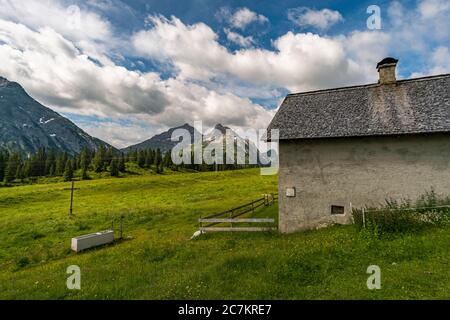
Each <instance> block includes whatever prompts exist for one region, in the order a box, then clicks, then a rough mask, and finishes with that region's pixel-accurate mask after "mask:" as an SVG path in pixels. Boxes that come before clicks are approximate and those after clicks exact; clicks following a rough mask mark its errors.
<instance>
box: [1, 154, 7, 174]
mask: <svg viewBox="0 0 450 320" xmlns="http://www.w3.org/2000/svg"><path fill="white" fill-rule="evenodd" d="M5 169H6V154H5V153H3V152H2V151H0V181H3V179H4V178H5Z"/></svg>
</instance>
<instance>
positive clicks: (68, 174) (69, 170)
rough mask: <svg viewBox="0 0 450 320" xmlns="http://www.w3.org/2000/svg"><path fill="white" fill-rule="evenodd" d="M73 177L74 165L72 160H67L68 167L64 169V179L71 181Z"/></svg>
mask: <svg viewBox="0 0 450 320" xmlns="http://www.w3.org/2000/svg"><path fill="white" fill-rule="evenodd" d="M72 179H73V165H72V161H71V160H67V162H66V168H65V170H64V181H71V180H72Z"/></svg>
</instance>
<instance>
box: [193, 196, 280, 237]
mask: <svg viewBox="0 0 450 320" xmlns="http://www.w3.org/2000/svg"><path fill="white" fill-rule="evenodd" d="M277 200H278V194H266V195H264V197H263V198H260V199H258V200H255V201H252V202H250V203H247V204H244V205H242V206H239V207H236V208H233V209H230V210H227V211H223V212H219V213H216V214H213V215H210V216H207V217H200V219H199V220H198V221H199V223H200V231H201V232H225V231H231V232H239V231H243V232H258V231H274V230H276V228H275V227H273V226H270V227H267V226H264V227H236V226H235V225H236V224H239V223H249V224H268V223H269V224H272V225H273V224H274V223H275V219H270V218H261V219H258V218H242V219H237V218H238V217H240V216H242V215H244V214H247V213H255V211H256V210H257V209H259V208H260V207H263V206H266V207H267V206H271V205H273V204H274V203H275V202H276V201H277ZM224 223H225V224H228V225H229V226H228V227H225V226H223V227H217V225H219V224H224Z"/></svg>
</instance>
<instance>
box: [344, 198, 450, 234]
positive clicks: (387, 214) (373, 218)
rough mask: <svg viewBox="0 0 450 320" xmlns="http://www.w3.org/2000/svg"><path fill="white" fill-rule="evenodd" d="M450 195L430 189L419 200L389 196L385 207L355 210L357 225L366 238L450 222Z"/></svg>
mask: <svg viewBox="0 0 450 320" xmlns="http://www.w3.org/2000/svg"><path fill="white" fill-rule="evenodd" d="M448 204H450V198H449V197H446V198H439V197H438V196H437V195H436V193H435V192H434V190H431V191H430V192H426V193H425V194H424V195H422V196H421V197H420V198H419V199H418V200H417V201H416V202H415V203H413V202H411V201H410V200H403V201H402V202H400V203H399V202H398V201H396V200H392V199H387V200H386V205H385V206H384V207H381V208H370V207H366V208H364V211H363V209H354V210H353V212H352V214H353V219H354V222H355V225H356V227H357V228H358V229H359V230H360V231H361V233H362V234H363V235H364V236H366V237H376V238H378V237H380V236H383V235H387V234H396V233H406V232H418V231H421V230H423V229H424V228H426V227H429V226H439V225H443V224H448V223H449V222H450V207H445V206H446V205H448Z"/></svg>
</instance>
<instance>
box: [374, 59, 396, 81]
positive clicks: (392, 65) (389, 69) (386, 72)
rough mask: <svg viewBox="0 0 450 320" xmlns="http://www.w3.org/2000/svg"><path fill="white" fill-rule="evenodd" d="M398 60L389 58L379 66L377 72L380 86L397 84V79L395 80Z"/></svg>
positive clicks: (379, 63)
mask: <svg viewBox="0 0 450 320" xmlns="http://www.w3.org/2000/svg"><path fill="white" fill-rule="evenodd" d="M397 62H398V60H397V59H394V58H391V57H388V58H384V59H383V60H381V61H380V62H378V64H377V70H378V73H379V75H380V79H379V80H378V83H379V84H390V83H395V82H396V81H397V79H396V78H395V69H396V67H397Z"/></svg>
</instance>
